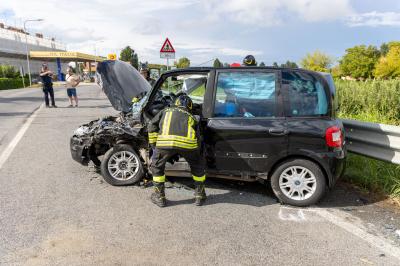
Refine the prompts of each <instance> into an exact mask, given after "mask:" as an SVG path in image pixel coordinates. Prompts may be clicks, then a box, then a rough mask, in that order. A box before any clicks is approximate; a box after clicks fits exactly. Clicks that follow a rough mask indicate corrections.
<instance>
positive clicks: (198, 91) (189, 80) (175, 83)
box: [161, 74, 208, 104]
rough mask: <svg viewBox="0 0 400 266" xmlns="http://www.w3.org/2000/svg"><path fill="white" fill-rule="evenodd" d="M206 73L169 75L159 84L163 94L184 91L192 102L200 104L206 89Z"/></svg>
mask: <svg viewBox="0 0 400 266" xmlns="http://www.w3.org/2000/svg"><path fill="white" fill-rule="evenodd" d="M207 78H208V74H193V75H181V76H177V77H173V78H172V77H169V78H168V79H167V80H166V81H164V83H163V84H162V86H161V91H162V93H163V95H168V94H170V93H174V94H177V93H180V92H184V93H186V94H187V95H189V96H190V98H192V100H193V102H194V103H198V104H202V103H203V101H204V94H205V91H206V84H207Z"/></svg>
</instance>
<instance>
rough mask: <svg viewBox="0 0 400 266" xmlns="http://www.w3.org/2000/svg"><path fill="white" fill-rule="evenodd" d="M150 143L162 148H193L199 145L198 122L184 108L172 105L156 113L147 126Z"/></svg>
mask: <svg viewBox="0 0 400 266" xmlns="http://www.w3.org/2000/svg"><path fill="white" fill-rule="evenodd" d="M147 131H148V134H149V143H150V145H155V146H156V147H158V148H162V149H184V150H194V149H197V148H198V147H199V145H198V143H197V140H198V124H197V121H196V119H195V118H194V117H193V115H191V114H190V113H189V112H187V111H186V110H184V109H182V108H179V107H173V108H167V109H165V110H163V111H161V112H160V113H158V114H157V115H156V116H155V117H154V118H153V119H152V120H151V121H150V123H149V125H148V127H147Z"/></svg>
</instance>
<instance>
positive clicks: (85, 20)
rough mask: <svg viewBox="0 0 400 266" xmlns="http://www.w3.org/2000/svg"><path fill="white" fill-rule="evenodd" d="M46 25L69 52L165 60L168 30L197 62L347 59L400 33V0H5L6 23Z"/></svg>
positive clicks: (1, 17)
mask: <svg viewBox="0 0 400 266" xmlns="http://www.w3.org/2000/svg"><path fill="white" fill-rule="evenodd" d="M36 18H42V19H44V21H42V22H31V23H28V24H27V26H28V27H27V28H28V31H30V32H41V33H43V34H44V35H45V36H49V37H55V38H56V39H57V40H59V41H62V42H63V43H65V44H66V46H67V50H69V51H80V52H85V53H90V54H94V53H95V51H96V52H97V54H100V55H104V56H106V55H107V54H108V53H117V54H119V52H120V51H121V49H122V48H123V47H125V46H127V45H129V46H131V47H132V48H133V49H134V50H135V51H136V52H137V53H138V55H139V60H140V61H142V62H144V61H148V62H150V63H165V59H160V54H159V50H160V48H161V46H162V44H163V42H164V40H165V38H166V37H168V38H169V39H170V41H171V42H172V45H173V46H174V48H175V50H176V57H177V58H180V57H183V56H186V57H188V58H189V59H190V60H191V65H192V66H196V65H210V60H211V62H212V60H213V59H215V58H219V59H220V61H222V62H228V63H233V62H241V61H242V59H243V57H244V56H246V55H248V54H253V55H254V56H255V57H256V60H257V61H258V62H264V63H265V64H267V65H271V64H272V63H273V62H278V63H283V62H286V61H287V60H290V61H295V62H299V61H300V60H301V58H303V57H304V56H305V55H306V54H307V53H311V52H313V51H315V50H319V51H322V52H324V53H326V54H328V55H330V56H331V57H333V58H334V59H335V60H339V59H340V57H341V56H342V55H343V54H344V53H345V50H346V49H347V48H349V47H352V46H355V45H360V44H366V45H375V46H380V45H381V44H382V43H383V42H389V41H393V40H399V39H400V0H379V1H376V0H168V1H166V0H142V1H136V0H112V1H111V0H85V1H73V0H70V1H59V0H40V1H36V0H12V1H11V0H1V1H0V22H3V23H5V24H8V25H12V26H17V27H22V25H23V22H24V20H26V19H36Z"/></svg>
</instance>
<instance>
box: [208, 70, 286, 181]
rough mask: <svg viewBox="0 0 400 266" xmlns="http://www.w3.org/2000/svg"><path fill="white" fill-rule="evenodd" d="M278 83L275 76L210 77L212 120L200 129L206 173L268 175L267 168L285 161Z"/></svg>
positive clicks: (229, 73) (225, 73)
mask: <svg viewBox="0 0 400 266" xmlns="http://www.w3.org/2000/svg"><path fill="white" fill-rule="evenodd" d="M279 81H280V72H279V71H278V70H267V69H250V68H249V69H245V68H243V69H226V70H218V71H216V75H215V84H214V95H213V100H212V102H213V104H212V114H211V116H210V117H209V118H208V119H207V126H206V129H205V130H206V132H205V143H206V146H207V155H208V165H209V167H210V168H211V169H215V170H217V171H218V172H230V173H233V174H243V173H244V172H249V173H254V172H268V171H269V169H270V167H271V164H272V163H274V162H275V161H276V160H278V159H279V158H282V157H284V156H286V154H287V148H288V136H287V134H288V131H287V128H286V121H285V119H284V117H283V109H282V96H281V93H280V82H279ZM211 169H210V170H211Z"/></svg>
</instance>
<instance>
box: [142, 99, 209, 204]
mask: <svg viewBox="0 0 400 266" xmlns="http://www.w3.org/2000/svg"><path fill="white" fill-rule="evenodd" d="M192 108H193V102H192V100H191V99H190V97H189V96H187V95H186V94H181V95H180V96H178V98H177V99H176V101H175V106H174V107H171V108H166V109H164V110H163V111H161V112H160V113H158V114H157V115H156V116H155V117H154V118H153V119H152V120H151V122H150V123H149V125H148V134H149V143H150V146H151V147H152V148H153V156H152V162H151V166H150V170H151V173H152V174H153V183H154V193H153V194H152V195H151V201H152V202H153V203H154V204H156V205H158V206H159V207H164V206H165V205H166V198H165V186H164V183H165V173H164V171H165V164H166V163H167V161H168V159H170V158H171V157H173V156H176V155H177V154H178V155H180V156H182V157H183V158H184V159H185V160H186V161H187V163H188V164H189V166H190V170H191V173H192V176H193V180H194V181H195V184H196V189H195V204H196V205H198V206H199V205H202V204H203V203H204V201H205V200H206V193H205V188H204V181H205V179H206V176H205V160H204V158H203V156H202V154H201V151H200V146H201V145H200V144H199V140H200V134H199V125H198V122H197V121H196V119H195V117H194V116H193V115H192V113H191V112H192Z"/></svg>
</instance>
